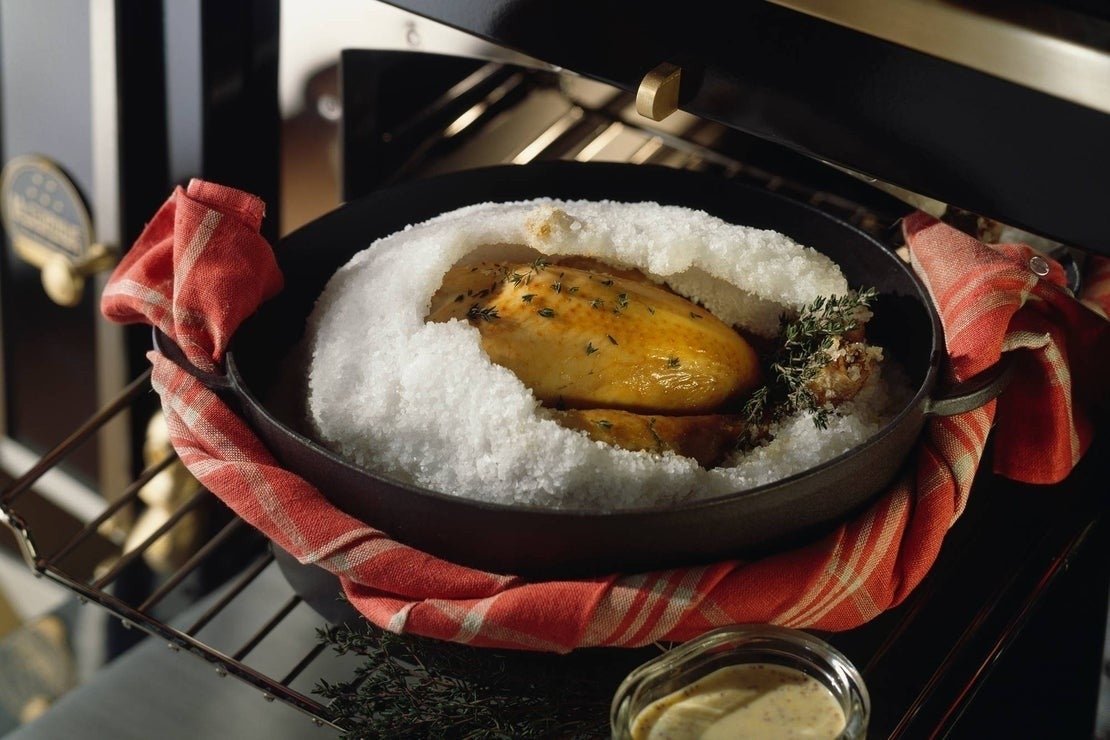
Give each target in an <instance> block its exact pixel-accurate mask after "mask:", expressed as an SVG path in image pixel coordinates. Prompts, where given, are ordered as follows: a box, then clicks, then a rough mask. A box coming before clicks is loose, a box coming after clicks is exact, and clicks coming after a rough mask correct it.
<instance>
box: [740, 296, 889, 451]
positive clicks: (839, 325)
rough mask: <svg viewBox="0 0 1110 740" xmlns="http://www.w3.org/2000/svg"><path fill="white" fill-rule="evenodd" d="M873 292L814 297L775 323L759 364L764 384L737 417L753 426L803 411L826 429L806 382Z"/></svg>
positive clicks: (823, 411)
mask: <svg viewBox="0 0 1110 740" xmlns="http://www.w3.org/2000/svg"><path fill="white" fill-rule="evenodd" d="M877 295H878V292H877V291H876V290H875V289H874V288H865V289H863V290H860V291H856V292H852V293H846V294H844V295H834V296H818V297H817V298H815V299H814V300H813V302H811V303H810V304H809V305H807V306H804V307H803V308H802V309H801V311H799V312H798V315H797V316H795V317H793V318H791V317H789V316H787V315H786V314H783V315H782V316H781V317H780V319H779V335H778V345H777V346H776V348H775V349H774V350H773V351H772V352H771V353H770V354H769V355H768V357H767V360H766V361H765V368H764V370H765V377H766V378H767V382H766V383H765V384H764V385H763V386H761V387H760V388H759V389H758V390H756V391H755V393H753V394H752V395H751V397H750V398H749V399H748V401H747V403H745V404H744V409H743V414H744V417H745V418H746V420H747V421H748V423H749V424H752V425H753V426H760V425H765V424H767V423H768V422H773V421H776V420H778V419H781V418H783V417H785V416H789V415H791V414H795V413H798V412H800V411H809V412H812V413H813V423H814V424H815V425H816V426H817V427H818V428H819V429H825V428H827V427H828V423H829V414H830V411H829V410H828V409H827V408H825V407H824V406H822V405H821V404H820V403H819V402H818V399H817V396H816V395H815V394H814V393H813V391H812V390H811V387H810V384H811V383H812V382H813V380H814V379H815V378H816V377H817V375H818V373H820V372H821V370H822V369H823V368H825V366H826V365H828V364H829V362H830V361H831V360H832V357H831V355H830V354H829V353H830V351H831V350H832V348H833V345H834V342H835V340H836V338H837V337H840V336H843V335H845V334H848V333H849V332H852V331H854V330H856V329H857V328H858V327H859V324H860V316H861V315H862V314H863V312H864V311H865V310H866V309H867V308H868V307H869V306H870V305H871V302H872V301H874V300H875V297H876V296H877Z"/></svg>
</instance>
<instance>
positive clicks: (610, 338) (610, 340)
mask: <svg viewBox="0 0 1110 740" xmlns="http://www.w3.org/2000/svg"><path fill="white" fill-rule="evenodd" d="M605 336H607V337H609V343H610V344H616V343H617V340H616V339H613V335H612V334H606V335H605Z"/></svg>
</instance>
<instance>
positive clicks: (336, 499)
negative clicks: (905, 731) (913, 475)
mask: <svg viewBox="0 0 1110 740" xmlns="http://www.w3.org/2000/svg"><path fill="white" fill-rule="evenodd" d="M540 196H551V197H557V198H584V199H591V200H602V199H609V200H621V201H637V200H652V201H657V202H660V203H668V204H676V205H682V206H688V207H692V208H698V209H702V210H705V211H707V212H709V213H711V214H713V215H716V216H720V217H721V218H724V219H726V220H728V221H731V222H734V223H739V224H748V225H751V226H757V227H763V228H770V229H775V230H777V231H780V232H782V233H785V234H787V235H789V236H791V237H793V238H794V239H796V240H798V241H799V242H801V243H803V244H806V245H809V246H811V247H814V248H815V249H817V250H819V251H822V252H824V253H825V254H827V255H829V256H830V257H831V258H833V259H834V260H835V261H836V262H837V263H839V264H840V265H841V267H842V269H843V270H844V272H845V274H846V275H847V277H848V279H849V282H850V284H851V285H852V286H854V287H867V286H874V287H876V288H877V289H878V290H879V293H880V297H879V299H878V301H877V302H876V304H875V305H874V314H875V317H874V319H873V320H872V322H871V323H870V324H869V326H868V333H869V336H870V337H871V339H872V340H873V341H874V342H875V343H877V344H879V345H882V346H883V347H884V348H885V350H886V352H888V353H889V354H890V355H891V356H893V357H895V358H897V360H898V361H899V362H901V363H902V365H903V366H904V367H905V368H906V370H907V371H908V373H909V375H910V379H911V381H912V383H913V387H914V388H916V389H917V390H916V392H915V394H914V396H913V399H912V400H911V401H910V402H909V403H908V404H907V406H906V407H905V409H903V410H902V411H901V413H900V414H898V416H897V417H896V418H895V419H894V420H893V421H892V422H891V423H890V424H889V425H888V426H887V427H886V428H885V429H884V430H882V431H881V433H879V434H878V435H876V436H875V437H874V438H872V439H870V440H868V441H867V442H865V443H864V444H862V445H860V446H858V447H857V448H855V449H854V450H852V451H850V452H849V453H846V454H844V455H842V456H840V457H838V458H836V459H834V460H832V461H829V462H827V463H825V464H822V465H820V466H818V467H816V468H813V469H811V470H809V471H806V472H804V473H802V474H799V475H795V476H792V477H790V478H788V479H784V480H782V481H779V482H776V483H773V484H770V485H766V486H762V487H759V488H756V489H751V490H748V491H744V492H739V493H735V494H732V495H727V496H723V497H720V498H717V499H713V500H708V501H702V502H699V503H694V504H690V505H686V506H681V507H678V508H670V509H642V510H632V511H619V512H609V513H598V512H587V511H552V510H547V509H539V508H526V507H521V506H508V505H494V504H488V503H479V502H475V501H471V500H467V499H462V498H458V497H453V496H451V495H448V494H447V493H439V492H433V491H428V490H424V489H420V488H416V487H413V486H411V485H407V484H403V483H400V482H398V481H395V480H391V479H388V478H385V477H382V476H379V475H375V474H374V473H372V472H369V471H367V470H364V469H362V468H359V467H357V466H355V465H352V464H350V463H348V462H346V461H344V460H343V459H341V458H339V457H338V456H336V455H334V454H333V453H331V452H329V451H328V450H326V449H324V448H323V447H321V446H320V445H318V444H316V443H315V442H313V441H312V440H310V439H308V438H306V437H304V436H302V435H301V434H298V433H297V432H296V431H294V430H293V429H292V428H291V426H290V425H289V424H287V423H286V422H284V421H283V420H281V419H279V418H278V417H277V416H275V415H274V414H273V413H272V412H271V411H269V410H268V409H267V408H266V407H265V406H264V405H263V400H264V399H267V398H268V396H269V394H270V391H271V386H272V384H273V382H274V379H275V368H277V367H278V366H279V364H280V362H281V360H282V359H283V358H284V357H285V355H286V354H287V353H288V352H289V351H290V349H291V348H292V347H293V345H294V344H295V343H296V342H297V340H298V339H299V338H300V336H301V335H302V332H303V329H304V322H305V319H306V317H307V316H308V315H309V313H310V311H311V309H312V307H313V304H314V301H315V299H316V297H317V296H318V295H319V293H320V292H321V291H322V289H323V287H324V285H325V283H326V282H327V280H328V279H329V278H330V276H331V275H332V274H333V273H334V272H335V271H336V269H338V268H339V267H340V266H341V265H343V264H344V263H345V262H347V260H348V259H349V258H350V257H351V256H352V255H353V254H355V253H356V252H358V251H360V250H362V249H364V248H366V247H367V246H368V245H369V244H370V243H371V242H372V241H373V240H374V239H376V238H378V237H381V236H385V235H388V234H390V233H393V232H395V231H397V230H399V229H402V228H403V227H405V226H406V225H409V224H413V223H418V222H421V221H424V220H426V219H428V218H431V217H432V216H435V215H437V214H440V213H442V212H444V211H449V210H451V209H454V208H458V207H461V206H463V205H468V204H473V203H481V202H486V201H511V200H522V199H528V198H533V197H540ZM275 252H276V255H277V259H278V262H279V264H280V266H281V269H282V271H283V272H284V274H285V278H286V287H285V289H284V290H283V292H282V293H281V294H280V295H279V296H278V297H276V298H275V299H273V300H272V301H270V302H268V303H267V304H265V305H264V306H263V307H262V308H261V309H260V310H259V311H258V312H257V313H256V314H255V315H254V316H253V317H251V318H250V319H248V321H247V322H245V323H244V325H243V326H242V327H241V328H240V330H239V331H238V332H237V333H236V335H235V336H234V337H233V339H232V342H231V347H230V349H229V352H228V355H227V363H226V375H224V376H205V375H203V374H198V377H201V378H202V379H203V380H205V382H206V383H207V384H208V385H209V386H210V387H212V388H214V389H216V390H217V391H219V392H220V393H221V394H222V395H223V396H224V397H225V398H227V399H228V400H229V401H230V402H231V403H232V404H233V407H234V408H236V409H237V410H238V412H239V413H240V414H241V415H242V416H243V418H244V419H245V420H246V421H247V422H248V424H250V426H251V427H252V428H253V429H254V430H255V431H256V432H257V433H258V434H259V436H260V437H261V439H262V440H263V441H264V442H265V443H266V444H267V445H268V446H269V448H270V449H271V450H272V452H273V454H274V455H275V457H276V458H277V459H278V460H279V461H280V462H281V463H282V464H283V465H284V466H286V467H287V468H288V469H289V470H292V471H294V472H296V473H298V474H299V475H301V476H302V477H303V478H305V479H306V480H308V481H309V482H311V483H312V484H314V485H315V486H317V487H318V488H319V489H320V490H321V491H322V492H323V493H324V494H325V495H326V496H327V497H328V498H329V499H330V500H331V501H332V502H333V503H334V504H335V505H336V506H337V507H339V508H340V509H342V510H344V511H346V512H347V513H349V514H351V515H353V516H355V517H357V518H359V519H361V520H362V521H365V522H367V523H368V524H371V525H372V526H374V527H377V528H379V529H381V530H383V531H384V532H386V533H388V534H389V535H390V536H391V537H393V538H394V539H396V540H397V541H399V542H403V543H406V544H408V545H411V546H414V547H416V548H419V549H421V550H423V551H425V552H428V553H431V554H433V555H436V556H439V557H442V558H445V559H447V560H450V561H452V562H456V563H460V564H463V565H468V566H471V567H476V568H481V569H484V570H489V571H493V572H499V573H514V574H518V575H522V576H526V577H531V578H553V577H581V576H588V575H596V574H603V573H610V572H638V571H643V570H648V569H658V568H664V567H677V566H685V565H690V564H695V563H705V562H712V561H716V560H720V559H724V558H733V557H751V556H755V555H758V554H761V553H765V552H768V551H770V550H773V549H778V548H784V547H789V546H794V545H796V544H798V543H800V542H803V541H805V540H808V539H812V538H814V537H816V536H818V535H820V534H821V533H822V532H824V531H826V530H827V529H828V528H829V527H831V526H833V525H835V524H836V523H837V522H839V521H841V520H843V519H844V518H845V517H846V516H849V515H851V514H852V513H853V512H855V511H857V510H858V509H859V508H860V507H862V506H864V505H866V504H867V502H868V501H870V500H871V499H872V498H873V497H874V496H876V494H877V493H879V492H880V491H881V490H882V489H883V488H884V486H886V485H887V484H888V483H889V482H890V481H891V480H892V479H893V478H894V477H895V476H896V474H897V473H898V471H899V468H901V466H902V465H903V462H904V461H905V460H906V459H907V456H908V453H909V452H910V450H911V449H912V448H913V446H914V444H915V442H916V440H917V438H918V435H919V433H920V431H921V428H922V426H923V424H924V422H925V420H926V418H927V417H928V416H929V415H930V414H948V413H958V412H961V411H964V410H967V409H968V408H972V407H974V406H977V405H980V404H981V403H984V402H985V401H986V400H987V399H988V398H990V397H993V396H994V395H996V394H997V392H998V391H999V389H1000V384H999V383H997V382H994V383H992V384H988V385H987V387H986V388H985V389H984V388H983V387H982V385H983V384H979V383H976V384H972V385H970V386H968V387H962V388H960V389H957V390H956V391H955V392H954V393H948V394H945V398H944V399H941V398H939V393H938V391H937V388H936V383H937V376H938V368H939V364H940V362H941V361H942V359H943V357H944V341H943V335H942V327H941V324H940V320H939V318H938V316H937V314H936V312H935V310H934V308H933V307H932V303H931V302H930V300H929V298H928V295H927V293H926V291H925V289H924V288H923V286H922V284H921V283H920V282H919V280H918V278H917V277H916V276H915V275H914V273H913V272H912V271H911V270H910V269H909V268H908V267H907V266H906V265H905V264H904V263H903V262H902V260H901V259H899V258H898V257H897V255H895V254H894V253H893V252H892V251H891V250H890V249H889V248H888V247H886V246H885V245H883V244H882V243H880V242H878V241H876V240H875V239H873V238H871V237H870V236H868V235H867V234H865V233H863V232H861V231H859V230H858V229H856V228H854V227H852V226H850V225H849V224H847V223H844V222H842V221H839V220H837V219H836V218H834V217H832V216H830V215H828V214H826V213H824V212H822V211H819V210H817V209H816V208H813V207H810V206H808V205H805V204H803V203H800V202H797V201H794V200H791V199H789V198H787V197H783V196H781V195H778V194H775V193H772V192H769V191H766V190H761V189H758V188H753V187H749V186H747V185H744V184H741V183H737V182H732V181H727V180H722V179H719V178H716V177H714V176H710V175H705V174H699V173H695V172H690V171H684V170H675V169H671V168H664V167H653V166H642V165H627V164H609V163H590V164H581V163H574V162H549V163H541V164H530V165H526V166H513V165H506V166H497V167H490V168H482V169H475V170H468V171H464V172H459V173H454V174H449V175H442V176H437V177H434V178H429V179H424V180H417V181H411V182H408V183H406V184H403V185H400V186H395V187H392V188H390V189H386V190H382V191H380V192H377V193H375V194H373V195H371V196H369V197H367V198H365V199H361V200H358V201H354V202H351V203H349V204H347V205H345V206H343V207H341V208H339V209H337V210H335V211H333V212H331V213H329V214H327V215H325V216H323V217H322V218H320V219H319V220H317V221H314V222H312V223H310V224H308V225H306V226H304V227H303V228H301V229H299V230H298V231H296V232H295V233H293V234H290V235H289V236H288V237H286V238H285V239H282V240H281V241H280V243H279V244H277V246H276V247H275ZM159 345H160V347H161V348H162V349H163V351H165V352H167V354H170V355H174V356H176V359H178V361H181V357H180V354H179V353H177V352H175V348H173V347H172V346H170V343H168V342H167V341H165V338H164V337H163V338H161V340H160V341H159ZM187 369H188V368H187ZM191 372H194V374H197V373H196V371H194V370H191ZM356 402H357V399H356Z"/></svg>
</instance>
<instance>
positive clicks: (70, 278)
mask: <svg viewBox="0 0 1110 740" xmlns="http://www.w3.org/2000/svg"><path fill="white" fill-rule="evenodd" d="M118 261H119V258H118V256H117V255H116V251H115V250H114V249H112V248H110V247H108V246H106V245H104V244H93V245H91V246H90V247H89V250H88V252H86V253H85V254H84V255H82V256H81V257H79V258H74V257H70V256H69V255H65V254H61V253H60V252H55V253H54V254H50V255H47V256H45V257H44V258H43V260H42V263H41V264H39V265H38V267H39V269H41V270H42V287H43V290H45V291H46V295H48V296H49V297H50V300H52V301H54V302H55V303H57V304H58V305H59V306H67V307H72V306H76V305H77V304H78V303H80V302H81V297H82V296H83V295H84V293H85V279H86V278H89V277H92V276H93V275H95V274H96V273H98V272H102V271H104V270H109V269H111V268H112V267H114V266H115V265H116V263H117V262H118Z"/></svg>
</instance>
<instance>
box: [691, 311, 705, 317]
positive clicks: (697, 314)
mask: <svg viewBox="0 0 1110 740" xmlns="http://www.w3.org/2000/svg"><path fill="white" fill-rule="evenodd" d="M690 318H692V319H700V318H702V315H701V314H700V313H695V312H693V311H691V312H690Z"/></svg>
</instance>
